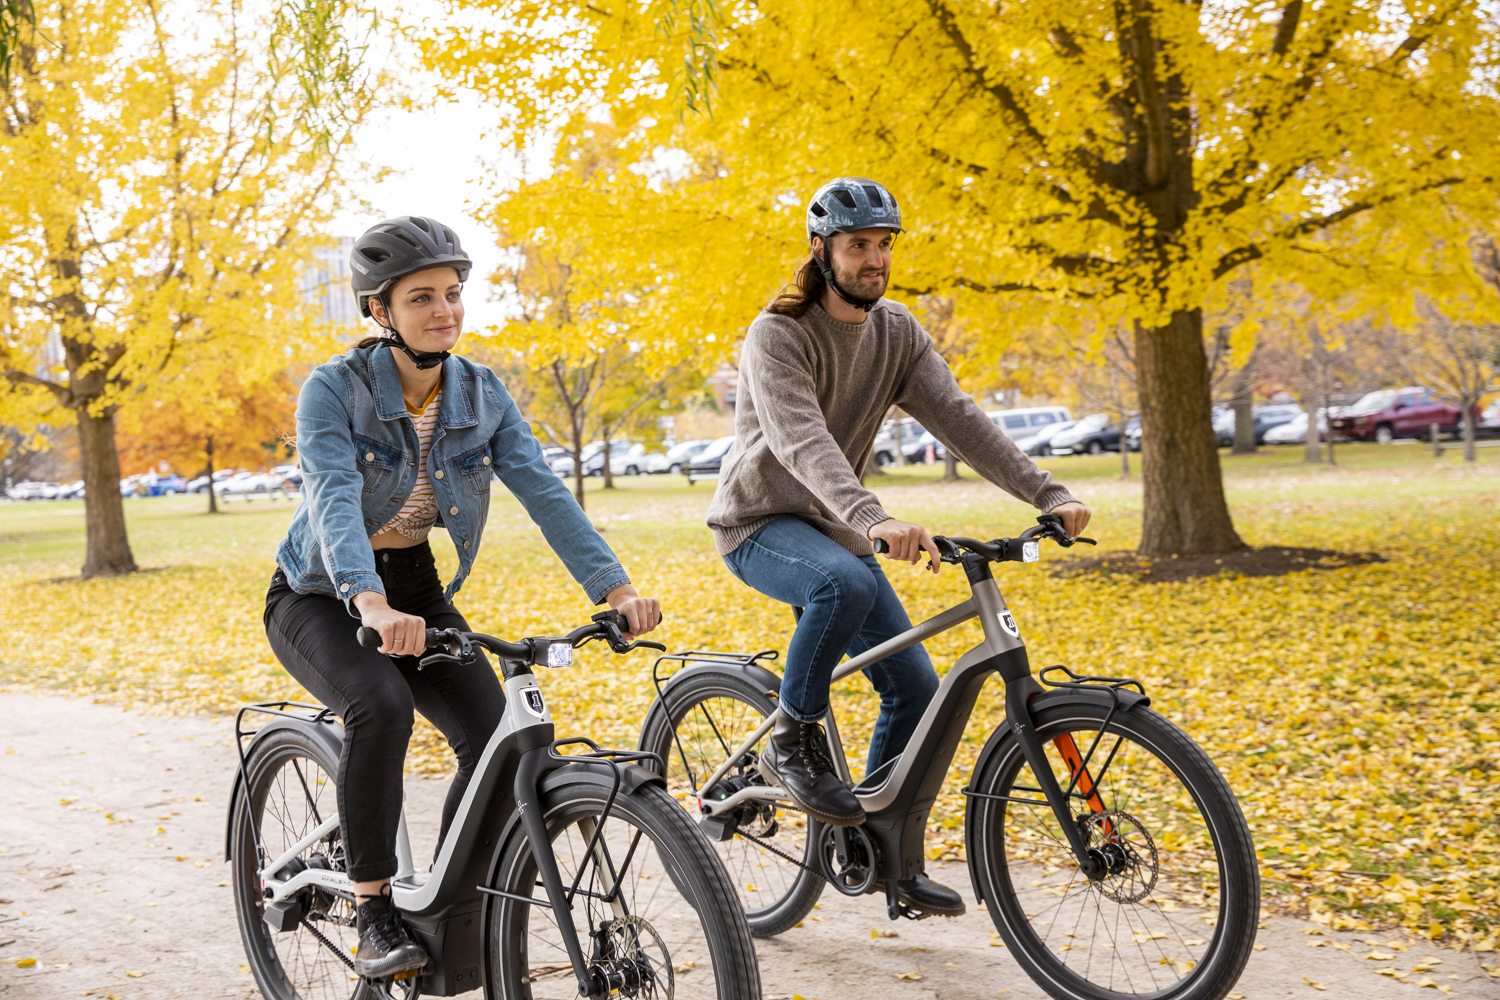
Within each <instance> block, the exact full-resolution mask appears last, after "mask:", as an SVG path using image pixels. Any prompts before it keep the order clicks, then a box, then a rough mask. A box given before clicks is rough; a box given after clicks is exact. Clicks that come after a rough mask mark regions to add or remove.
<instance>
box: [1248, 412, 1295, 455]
mask: <svg viewBox="0 0 1500 1000" xmlns="http://www.w3.org/2000/svg"><path fill="white" fill-rule="evenodd" d="M1253 412H1254V414H1255V424H1254V425H1253V426H1254V431H1255V443H1256V444H1258V445H1261V444H1265V443H1266V432H1268V431H1269V430H1270V429H1271V428H1273V427H1280V426H1281V425H1282V424H1285V423H1290V422H1291V421H1293V420H1296V419H1297V415H1298V414H1300V413H1301V412H1302V407H1300V406H1296V405H1294V404H1292V403H1272V404H1268V405H1266V406H1259V407H1256V408H1255V410H1254V411H1253Z"/></svg>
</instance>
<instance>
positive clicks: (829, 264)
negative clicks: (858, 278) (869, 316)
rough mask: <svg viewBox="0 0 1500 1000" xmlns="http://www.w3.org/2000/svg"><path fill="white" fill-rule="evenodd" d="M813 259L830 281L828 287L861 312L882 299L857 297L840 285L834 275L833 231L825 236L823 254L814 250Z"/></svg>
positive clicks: (824, 277) (868, 309) (867, 310)
mask: <svg viewBox="0 0 1500 1000" xmlns="http://www.w3.org/2000/svg"><path fill="white" fill-rule="evenodd" d="M813 260H814V261H816V262H817V264H818V271H819V272H821V273H822V275H823V280H824V281H826V282H827V283H828V287H829V288H832V289H833V290H834V293H835V294H837V295H838V297H839V298H841V299H843V300H844V301H845V302H847V303H849V304H850V305H851V306H853V307H854V308H856V309H858V310H860V311H861V312H869V311H870V307H871V306H873V305H874V304H875V303H877V302H879V301H880V300H879V299H860V298H855V297H854V296H853V295H850V294H849V293H848V292H846V291H844V290H843V289H842V288H840V287H839V283H838V279H837V278H835V277H834V276H833V234H832V233H830V234H829V235H827V236H824V237H823V256H822V257H819V256H818V254H817V252H816V251H814V252H813Z"/></svg>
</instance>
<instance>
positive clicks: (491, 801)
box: [237, 656, 662, 996]
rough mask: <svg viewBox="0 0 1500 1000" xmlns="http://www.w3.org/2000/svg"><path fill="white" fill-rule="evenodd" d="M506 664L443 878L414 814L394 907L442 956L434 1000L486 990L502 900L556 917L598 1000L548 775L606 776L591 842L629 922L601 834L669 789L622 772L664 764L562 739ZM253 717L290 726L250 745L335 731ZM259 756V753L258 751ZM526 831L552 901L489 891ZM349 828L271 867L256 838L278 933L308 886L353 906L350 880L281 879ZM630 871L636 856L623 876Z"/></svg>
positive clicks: (533, 686)
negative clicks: (505, 849)
mask: <svg viewBox="0 0 1500 1000" xmlns="http://www.w3.org/2000/svg"><path fill="white" fill-rule="evenodd" d="M501 664H502V677H503V679H504V687H505V711H504V713H503V715H502V717H501V720H500V724H499V726H498V727H497V728H496V730H495V733H494V735H493V736H491V737H490V741H489V743H488V744H487V745H486V747H485V749H484V753H483V755H482V756H481V757H480V760H479V764H478V766H477V767H476V769H475V773H474V776H473V778H472V779H471V780H470V782H469V786H468V789H467V790H466V791H465V793H464V798H463V801H462V802H461V803H460V805H459V808H458V811H457V813H456V815H455V816H454V818H453V822H452V824H451V825H450V827H449V830H448V833H447V836H446V837H444V839H443V843H442V846H441V849H440V850H439V852H438V856H437V860H436V862H435V863H434V865H433V868H432V871H431V873H427V872H418V871H417V870H416V866H415V864H414V862H413V859H412V852H411V842H410V839H409V837H408V835H407V829H406V817H405V814H404V812H403V814H402V817H401V821H400V824H399V826H398V827H397V836H396V856H397V866H398V870H397V873H396V875H395V877H394V878H393V879H392V882H391V895H392V899H393V901H394V903H395V905H396V907H397V908H398V909H400V910H401V911H402V916H403V918H404V919H405V922H406V924H407V926H408V928H409V929H410V930H411V931H412V933H413V935H414V936H415V937H416V938H417V939H418V941H419V942H420V943H421V944H422V945H423V947H424V948H426V950H427V953H428V955H429V957H430V962H429V964H428V965H427V966H425V967H424V968H423V970H422V973H421V979H420V981H419V988H420V990H421V992H422V993H424V994H429V995H435V996H453V995H456V994H458V993H463V992H467V991H469V990H473V989H477V988H478V987H479V986H480V985H481V984H482V977H481V975H480V968H481V966H482V965H483V963H484V941H483V928H484V927H485V926H486V923H487V920H486V916H487V911H486V907H487V905H488V903H489V900H490V898H491V897H504V898H511V899H516V900H520V901H524V902H528V903H532V904H536V905H542V906H550V907H551V909H552V910H553V912H554V913H555V914H556V916H557V923H558V929H559V934H560V936H561V937H562V939H563V944H564V947H565V948H566V949H567V952H568V957H569V959H570V960H571V963H572V965H573V970H574V973H575V974H576V976H577V977H578V982H579V991H580V995H582V996H590V995H593V991H594V988H595V987H594V984H592V983H591V982H590V975H589V966H588V961H587V959H586V958H585V955H584V951H583V946H582V944H581V943H580V942H579V939H578V934H577V932H576V929H575V928H574V926H573V921H572V912H571V903H572V900H573V896H574V894H575V893H577V892H578V891H579V889H578V884H577V883H578V881H579V880H581V879H582V876H583V873H584V871H585V870H586V865H585V866H584V867H583V868H581V869H580V871H579V878H578V879H576V880H575V883H574V885H573V886H572V887H571V888H569V887H567V886H564V884H563V882H562V877H561V874H560V872H559V869H558V865H557V859H556V856H555V855H554V853H553V851H552V849H551V847H550V840H549V838H548V836H547V829H546V819H545V817H544V816H543V814H542V807H541V799H542V792H543V789H544V786H545V785H546V783H547V779H548V775H550V774H552V773H553V772H556V771H558V770H559V769H561V768H565V767H573V768H578V767H583V768H593V769H596V770H597V771H598V772H599V777H600V779H601V780H600V783H601V784H602V785H607V786H608V787H609V788H610V792H609V795H608V798H607V801H606V805H605V807H604V810H603V812H602V813H601V815H600V817H599V819H598V820H597V821H593V823H591V824H590V825H591V826H592V827H593V829H591V830H585V831H584V832H585V835H586V836H590V837H592V838H594V839H593V841H592V843H591V845H590V848H589V850H588V851H587V852H586V854H587V855H588V856H590V857H592V858H593V861H594V864H595V865H596V866H597V867H598V868H599V869H600V874H601V882H602V884H603V885H605V887H606V890H605V891H606V894H607V895H609V896H611V897H612V898H611V899H609V900H608V902H609V903H610V905H611V907H612V908H613V909H614V911H615V914H616V916H621V917H623V916H626V915H627V911H626V908H625V904H624V900H623V899H622V898H621V897H620V896H619V895H618V894H616V893H615V885H616V882H617V875H616V870H615V867H614V866H613V865H612V864H611V862H610V860H609V858H608V852H607V851H605V850H604V849H603V847H602V845H600V844H599V842H598V832H597V831H600V830H602V829H603V826H604V821H605V820H606V819H607V818H608V816H609V812H610V809H611V808H612V806H613V803H614V800H615V795H616V794H617V793H618V792H620V791H621V790H624V791H626V792H627V793H628V792H631V791H634V790H635V789H636V788H638V787H640V786H641V785H642V784H646V783H652V782H656V783H660V782H661V781H662V779H661V778H660V777H658V776H657V775H655V774H654V773H652V772H651V771H649V770H647V769H646V768H640V767H636V768H622V767H620V766H619V763H621V762H633V761H636V760H642V759H645V758H651V759H652V760H653V761H654V760H655V755H654V754H644V753H639V752H635V751H613V750H601V749H600V748H599V747H598V746H597V745H595V744H593V743H592V742H590V741H588V740H581V739H572V740H557V739H556V737H555V731H554V728H553V724H552V713H551V711H550V709H549V708H548V707H547V704H546V701H545V699H544V698H543V697H542V693H541V689H540V688H539V687H538V686H537V683H536V677H535V675H534V674H533V673H532V671H531V667H530V665H529V664H527V663H525V662H522V661H513V660H508V659H502V660H501ZM474 669H477V670H482V669H489V667H488V662H487V661H486V660H485V659H484V658H483V656H480V657H479V658H478V659H477V660H476V662H475V663H474ZM289 707H294V708H299V709H306V710H316V712H317V714H316V715H315V716H313V717H312V718H308V717H306V716H297V715H295V714H294V713H292V712H289V711H288V710H287V709H288V708H289ZM250 711H257V712H265V713H267V714H271V715H277V716H284V717H287V719H278V720H277V721H276V723H274V724H271V725H268V726H266V727H262V728H261V729H258V730H255V731H254V732H253V733H242V735H251V736H259V735H260V734H261V733H265V732H268V731H271V730H272V729H276V728H284V727H286V726H288V725H297V724H303V725H305V724H310V723H320V724H328V725H331V724H332V722H331V716H330V713H329V712H328V710H327V709H324V708H322V707H321V706H310V705H296V704H294V703H288V702H278V703H271V704H267V705H251V706H247V707H246V708H245V709H242V710H241V717H242V718H243V715H244V713H245V712H250ZM290 720H296V721H295V722H293V721H290ZM571 743H587V744H588V745H589V747H590V748H591V749H592V751H593V752H592V753H589V754H571V755H564V754H562V753H559V752H558V747H560V746H564V745H567V744H571ZM253 745H254V744H253V743H252V744H251V746H252V748H253ZM243 747H244V745H243V742H241V748H242V749H241V755H242V764H241V772H240V775H239V777H238V786H239V788H240V789H245V788H248V783H247V775H246V774H245V770H244V763H243V761H244V760H245V759H246V758H247V757H248V752H247V751H245V750H244V748H243ZM657 763H658V764H659V762H657ZM237 794H243V793H237ZM516 823H521V824H523V825H524V827H525V830H526V834H527V838H528V840H529V841H530V842H531V844H532V845H533V846H532V849H533V852H534V855H535V858H536V863H537V869H538V874H539V875H540V877H541V882H542V884H543V886H544V887H545V889H546V898H532V897H521V896H515V895H514V894H512V893H506V892H502V891H500V890H498V889H494V888H490V886H489V883H490V881H491V876H492V872H493V869H494V865H495V863H496V860H497V857H498V852H499V850H500V847H501V845H502V844H504V843H505V840H506V836H507V835H508V834H509V832H510V830H511V828H512V827H513V825H514V824H516ZM338 829H339V816H338V814H337V813H334V814H332V815H330V816H328V817H327V818H325V819H323V820H322V821H321V822H320V823H319V824H318V826H317V827H316V828H315V829H313V830H312V831H311V832H310V833H308V834H307V835H306V836H305V837H303V838H302V839H301V840H300V841H299V842H298V843H297V844H295V845H293V846H292V847H291V848H289V849H288V850H286V851H285V852H283V853H282V854H281V855H280V856H279V857H277V858H274V859H271V860H269V861H266V860H265V859H264V850H263V848H262V847H261V845H260V843H259V832H258V831H257V832H256V834H255V836H256V841H257V843H256V849H257V852H258V856H259V857H260V858H261V859H262V863H263V867H262V868H261V869H260V871H259V875H260V878H261V882H262V885H263V887H264V892H265V896H266V917H267V921H266V922H267V923H268V924H270V925H271V926H272V929H273V930H276V929H278V928H277V926H276V923H274V922H273V921H274V920H277V919H280V918H281V917H282V915H283V914H285V913H286V911H287V910H288V908H291V907H293V906H294V905H295V900H294V899H293V897H294V896H295V895H296V893H297V892H298V890H300V889H302V888H304V887H306V886H317V887H319V888H321V889H324V890H327V891H329V892H333V893H336V894H338V895H341V896H343V897H345V898H349V899H352V898H353V896H354V890H353V885H352V883H351V882H350V880H349V877H348V876H347V875H346V874H344V873H342V872H334V871H328V870H323V869H313V868H306V869H303V870H302V871H299V872H296V873H295V874H292V875H291V876H290V877H287V878H281V877H279V876H281V875H282V874H283V873H284V872H285V870H286V869H287V867H288V865H289V864H290V863H291V861H292V860H293V859H294V858H296V857H297V856H299V855H300V854H301V853H302V852H303V851H305V850H307V849H308V848H310V847H312V846H313V845H315V844H317V843H318V842H319V841H321V840H323V839H324V838H326V837H328V836H330V835H332V834H334V833H335V832H336V831H337V830H338ZM542 844H545V845H548V847H547V849H546V850H541V849H538V847H537V845H542ZM629 860H630V859H629V856H627V857H626V858H625V859H624V862H623V863H622V865H621V868H623V866H624V865H626V864H628V863H629ZM294 916H295V915H294ZM295 922H296V921H295V919H292V920H291V921H290V923H291V924H292V925H295ZM286 929H290V928H289V927H287V928H286Z"/></svg>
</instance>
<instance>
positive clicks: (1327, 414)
mask: <svg viewBox="0 0 1500 1000" xmlns="http://www.w3.org/2000/svg"><path fill="white" fill-rule="evenodd" d="M1323 420H1324V422H1326V423H1327V424H1328V430H1327V431H1325V432H1324V433H1325V435H1326V436H1327V438H1328V440H1327V441H1326V442H1325V444H1326V445H1327V447H1328V464H1329V465H1338V464H1339V463H1338V462H1336V461H1334V458H1333V407H1331V406H1329V405H1328V394H1327V393H1326V392H1325V393H1324V394H1323ZM1317 432H1318V429H1317V427H1314V428H1313V433H1314V434H1316V433H1317Z"/></svg>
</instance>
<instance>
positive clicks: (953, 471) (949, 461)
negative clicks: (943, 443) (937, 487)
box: [943, 448, 959, 480]
mask: <svg viewBox="0 0 1500 1000" xmlns="http://www.w3.org/2000/svg"><path fill="white" fill-rule="evenodd" d="M943 478H944V479H953V480H956V479H958V478H959V475H958V457H957V456H956V455H954V454H953V449H952V448H949V449H947V450H946V451H944V453H943Z"/></svg>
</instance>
